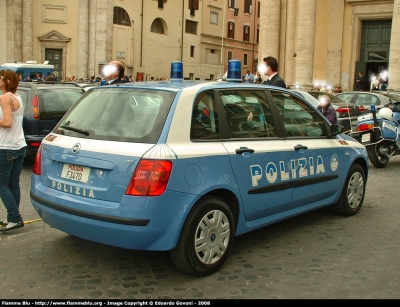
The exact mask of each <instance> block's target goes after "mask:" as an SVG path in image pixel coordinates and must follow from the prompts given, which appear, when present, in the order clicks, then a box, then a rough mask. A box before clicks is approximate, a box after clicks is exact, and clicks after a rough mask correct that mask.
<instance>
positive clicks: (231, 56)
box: [228, 51, 233, 61]
mask: <svg viewBox="0 0 400 307" xmlns="http://www.w3.org/2000/svg"><path fill="white" fill-rule="evenodd" d="M232 58H233V54H232V51H228V61H230V60H232Z"/></svg>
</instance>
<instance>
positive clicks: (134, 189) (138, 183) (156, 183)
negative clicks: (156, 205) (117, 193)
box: [125, 160, 172, 196]
mask: <svg viewBox="0 0 400 307" xmlns="http://www.w3.org/2000/svg"><path fill="white" fill-rule="evenodd" d="M171 170H172V162H171V161H167V160H141V161H140V162H139V164H138V165H137V167H136V169H135V172H134V173H133V176H132V179H131V182H130V183H129V185H128V188H127V189H126V193H125V194H127V195H133V196H158V195H161V194H162V193H164V191H165V189H166V188H167V184H168V181H169V177H170V175H171Z"/></svg>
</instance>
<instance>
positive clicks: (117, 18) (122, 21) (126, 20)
mask: <svg viewBox="0 0 400 307" xmlns="http://www.w3.org/2000/svg"><path fill="white" fill-rule="evenodd" d="M113 23H114V24H117V25H122V26H129V27H130V26H131V19H130V17H129V14H128V13H127V12H126V11H125V10H124V9H123V8H122V7H118V6H115V7H114V17H113Z"/></svg>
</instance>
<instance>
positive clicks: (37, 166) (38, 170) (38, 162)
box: [32, 145, 42, 175]
mask: <svg viewBox="0 0 400 307" xmlns="http://www.w3.org/2000/svg"><path fill="white" fill-rule="evenodd" d="M32 173H33V174H35V175H41V174H42V146H41V145H40V146H39V148H38V151H37V153H36V157H35V160H34V161H33V167H32Z"/></svg>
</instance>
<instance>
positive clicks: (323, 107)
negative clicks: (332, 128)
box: [317, 95, 337, 125]
mask: <svg viewBox="0 0 400 307" xmlns="http://www.w3.org/2000/svg"><path fill="white" fill-rule="evenodd" d="M317 110H318V111H320V112H321V113H322V115H324V116H325V117H326V119H327V120H328V121H329V122H330V123H331V124H332V125H333V124H337V115H336V110H335V108H334V107H333V106H332V105H331V99H330V98H329V96H328V95H322V96H321V97H320V98H319V105H318V107H317Z"/></svg>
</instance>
